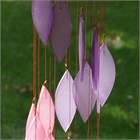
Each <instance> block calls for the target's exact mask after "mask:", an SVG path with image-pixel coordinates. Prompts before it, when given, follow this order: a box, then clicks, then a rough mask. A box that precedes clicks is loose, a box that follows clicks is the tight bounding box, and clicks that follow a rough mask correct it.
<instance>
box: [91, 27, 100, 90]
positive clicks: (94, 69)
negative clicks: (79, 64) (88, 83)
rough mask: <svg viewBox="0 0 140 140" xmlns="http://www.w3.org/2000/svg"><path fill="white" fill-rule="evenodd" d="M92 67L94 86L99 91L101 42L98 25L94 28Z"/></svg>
mask: <svg viewBox="0 0 140 140" xmlns="http://www.w3.org/2000/svg"><path fill="white" fill-rule="evenodd" d="M91 68H92V80H93V88H94V91H97V88H98V82H99V43H98V33H97V28H96V27H94V28H93V41H92V58H91Z"/></svg>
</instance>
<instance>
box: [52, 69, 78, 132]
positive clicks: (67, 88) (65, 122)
mask: <svg viewBox="0 0 140 140" xmlns="http://www.w3.org/2000/svg"><path fill="white" fill-rule="evenodd" d="M55 110H56V115H57V118H58V120H59V122H60V124H61V126H62V128H63V129H64V131H65V132H66V131H67V130H68V128H69V126H70V124H71V122H72V120H73V118H74V115H75V112H76V105H75V101H74V98H73V79H72V77H71V75H70V73H69V71H68V70H66V71H65V73H64V75H63V77H62V78H61V80H60V82H59V84H58V86H57V89H56V93H55Z"/></svg>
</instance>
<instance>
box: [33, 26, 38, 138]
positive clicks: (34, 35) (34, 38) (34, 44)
mask: <svg viewBox="0 0 140 140" xmlns="http://www.w3.org/2000/svg"><path fill="white" fill-rule="evenodd" d="M33 96H34V97H33V103H34V116H36V30H35V27H34V26H33ZM36 126H37V120H36V117H35V140H36Z"/></svg>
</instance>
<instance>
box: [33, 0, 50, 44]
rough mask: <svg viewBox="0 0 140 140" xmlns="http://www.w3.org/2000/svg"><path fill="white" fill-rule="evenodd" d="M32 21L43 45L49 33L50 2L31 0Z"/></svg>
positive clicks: (47, 0)
mask: <svg viewBox="0 0 140 140" xmlns="http://www.w3.org/2000/svg"><path fill="white" fill-rule="evenodd" d="M32 19H33V23H34V26H35V28H36V30H37V32H38V34H39V37H40V39H41V41H42V42H43V44H44V45H46V42H47V40H48V36H49V33H50V29H51V25H52V20H53V11H52V1H51V0H32Z"/></svg>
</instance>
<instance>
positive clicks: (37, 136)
mask: <svg viewBox="0 0 140 140" xmlns="http://www.w3.org/2000/svg"><path fill="white" fill-rule="evenodd" d="M45 138H46V134H45V131H44V128H43V126H42V124H41V121H40V119H39V116H38V114H37V115H36V117H34V118H33V120H32V122H31V124H30V127H29V130H28V132H27V134H26V138H25V140H45Z"/></svg>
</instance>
